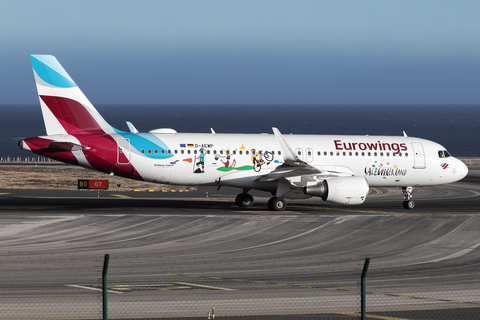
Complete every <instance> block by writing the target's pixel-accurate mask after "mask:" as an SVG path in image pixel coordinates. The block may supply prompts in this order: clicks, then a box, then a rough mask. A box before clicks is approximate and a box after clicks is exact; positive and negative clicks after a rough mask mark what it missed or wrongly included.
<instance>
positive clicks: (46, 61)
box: [19, 55, 468, 211]
mask: <svg viewBox="0 0 480 320" xmlns="http://www.w3.org/2000/svg"><path fill="white" fill-rule="evenodd" d="M31 63H32V67H33V73H34V76H35V82H36V84H37V91H38V96H39V99H40V105H41V108H42V114H43V119H44V122H45V127H46V131H47V135H45V136H39V137H34V138H28V139H24V140H21V141H20V142H19V148H22V149H24V150H28V151H31V152H33V153H36V154H39V155H42V156H46V157H49V158H52V159H55V160H59V161H62V162H65V163H69V164H73V165H78V166H81V167H85V168H89V169H94V170H98V171H102V172H105V173H107V174H115V175H119V176H122V177H126V178H131V179H136V180H143V181H149V182H156V183H163V184H174V185H190V186H218V187H221V186H229V187H236V188H240V189H242V192H241V193H240V194H239V195H238V196H237V197H236V200H235V202H236V204H237V205H238V206H240V207H249V206H251V205H252V204H253V197H252V196H251V195H250V194H249V193H248V192H249V191H250V190H253V189H256V190H262V191H266V192H269V193H271V194H272V198H270V200H269V201H268V207H269V209H270V210H275V211H279V210H284V209H285V207H286V203H285V200H284V199H285V198H286V199H306V198H310V197H312V196H314V197H320V198H321V199H323V200H324V201H330V202H333V203H337V204H343V205H355V204H361V203H363V202H364V201H365V199H366V197H367V195H368V192H369V188H370V187H399V188H402V190H403V195H404V202H403V206H404V208H406V209H412V208H413V207H414V206H415V203H414V202H413V201H412V193H411V192H412V190H413V188H414V187H418V186H433V185H442V184H445V183H451V182H455V181H458V180H460V179H462V178H464V177H465V176H466V175H467V172H468V169H467V167H466V166H465V165H464V164H463V162H461V161H460V160H458V159H456V158H454V157H451V156H450V154H449V153H448V152H447V150H446V149H445V148H444V147H443V146H441V145H439V144H438V143H435V142H432V141H428V140H424V139H419V138H411V137H407V136H406V135H405V134H404V135H403V136H400V137H388V136H333V135H282V134H281V133H280V131H279V130H278V129H277V128H273V134H258V135H255V134H216V133H215V132H214V131H213V130H211V133H194V134H192V133H177V132H176V131H175V130H173V129H156V130H152V131H149V132H147V133H143V132H138V130H137V129H136V128H135V127H134V125H133V124H131V123H130V122H127V125H128V128H129V130H130V132H125V131H121V130H118V129H115V128H113V127H112V126H110V125H109V124H108V123H107V122H106V121H105V120H104V119H103V117H102V116H101V115H100V114H99V113H98V111H97V110H96V109H95V107H94V106H93V105H92V104H91V103H90V101H89V100H88V99H87V97H86V96H85V95H84V94H83V93H82V91H81V90H80V89H79V87H78V86H77V85H76V84H75V82H74V81H73V80H72V78H71V77H70V76H69V75H68V73H67V72H66V71H65V70H64V68H63V67H62V66H61V65H60V63H59V62H58V61H57V59H56V58H55V57H53V56H51V55H31Z"/></svg>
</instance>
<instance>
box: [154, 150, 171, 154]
mask: <svg viewBox="0 0 480 320" xmlns="http://www.w3.org/2000/svg"><path fill="white" fill-rule="evenodd" d="M155 151H156V150H155ZM168 154H172V150H168Z"/></svg>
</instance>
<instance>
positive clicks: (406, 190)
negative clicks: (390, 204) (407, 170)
mask: <svg viewBox="0 0 480 320" xmlns="http://www.w3.org/2000/svg"><path fill="white" fill-rule="evenodd" d="M412 191H413V187H403V188H402V192H403V199H405V200H404V201H403V207H404V208H405V209H413V208H415V202H413V200H412Z"/></svg>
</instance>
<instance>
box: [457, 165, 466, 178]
mask: <svg viewBox="0 0 480 320" xmlns="http://www.w3.org/2000/svg"><path fill="white" fill-rule="evenodd" d="M459 162H460V163H459V165H458V169H457V170H458V174H459V175H460V180H461V179H463V178H465V177H466V176H467V174H468V167H467V165H466V164H465V163H463V162H462V161H460V160H459Z"/></svg>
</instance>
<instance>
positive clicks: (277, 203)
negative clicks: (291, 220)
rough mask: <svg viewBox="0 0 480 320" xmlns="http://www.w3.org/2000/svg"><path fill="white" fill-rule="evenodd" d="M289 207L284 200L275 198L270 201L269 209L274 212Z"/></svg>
mask: <svg viewBox="0 0 480 320" xmlns="http://www.w3.org/2000/svg"><path fill="white" fill-rule="evenodd" d="M286 207H287V203H286V202H285V200H284V199H283V198H280V197H273V198H270V200H268V209H270V210H272V211H283V210H285V208H286Z"/></svg>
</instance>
